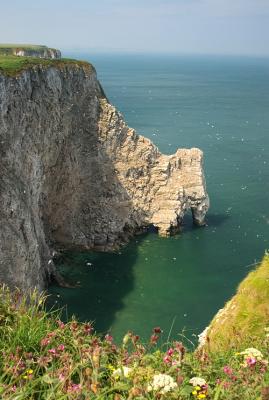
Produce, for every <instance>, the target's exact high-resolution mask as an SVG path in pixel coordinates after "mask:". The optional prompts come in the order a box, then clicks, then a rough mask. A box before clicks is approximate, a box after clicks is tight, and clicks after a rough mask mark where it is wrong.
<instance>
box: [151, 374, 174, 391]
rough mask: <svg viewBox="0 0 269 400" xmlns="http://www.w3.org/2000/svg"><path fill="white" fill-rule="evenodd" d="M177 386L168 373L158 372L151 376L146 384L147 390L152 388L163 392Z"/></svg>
mask: <svg viewBox="0 0 269 400" xmlns="http://www.w3.org/2000/svg"><path fill="white" fill-rule="evenodd" d="M176 388H177V384H176V382H175V381H174V379H173V378H172V377H171V376H170V375H166V374H158V375H154V376H153V381H152V382H151V384H149V385H148V388H147V389H148V392H151V391H152V390H155V391H158V392H159V393H160V394H165V393H167V392H170V391H171V390H174V389H176Z"/></svg>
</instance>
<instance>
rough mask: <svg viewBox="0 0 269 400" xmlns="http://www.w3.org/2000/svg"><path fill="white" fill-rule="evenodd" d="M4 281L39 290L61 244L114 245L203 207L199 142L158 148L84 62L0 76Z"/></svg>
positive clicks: (201, 212) (198, 217)
mask: <svg viewBox="0 0 269 400" xmlns="http://www.w3.org/2000/svg"><path fill="white" fill-rule="evenodd" d="M0 146H1V147H0V156H1V158H0V168H1V169H0V171H1V172H0V197H1V205H0V222H1V230H0V253H1V254H0V279H1V280H2V281H5V282H7V283H9V284H11V285H13V286H14V285H16V286H20V287H23V288H29V287H32V286H37V287H38V288H43V287H44V285H45V283H46V282H47V281H48V279H49V276H50V275H51V273H53V262H52V251H53V249H57V248H65V249H66V248H80V249H96V250H102V251H103V250H112V249H114V248H115V247H117V246H119V245H120V244H122V243H123V242H125V241H127V240H128V238H129V237H130V235H132V234H134V233H135V232H139V231H140V230H141V229H143V228H144V227H145V226H147V225H149V224H153V225H154V226H155V227H156V228H157V229H158V230H159V233H160V234H161V235H169V234H171V233H173V232H175V231H177V230H178V229H179V227H180V223H181V221H182V218H183V215H184V213H185V212H186V211H187V210H188V209H191V210H192V212H193V217H194V222H195V223H197V224H198V225H202V224H203V223H204V218H205V214H206V211H207V209H208V206H209V202H208V196H207V193H206V188H205V181H204V175H203V168H202V158H203V155H202V152H201V151H200V150H199V149H190V150H186V149H181V150H178V151H177V152H176V153H175V154H174V155H169V156H168V155H162V154H161V153H160V152H159V150H158V149H157V147H156V146H154V145H153V144H152V142H151V141H150V140H149V139H146V138H144V137H143V136H139V135H138V134H137V133H136V132H135V131H134V130H133V129H131V128H129V127H128V126H127V125H126V124H125V122H124V120H123V118H122V116H121V115H120V113H118V112H117V110H116V109H115V108H114V107H113V106H112V105H110V104H109V102H108V100H107V99H106V97H105V95H104V93H103V91H102V88H101V87H100V84H99V83H98V81H97V78H96V73H95V70H94V68H93V67H92V66H91V65H90V64H87V65H85V63H84V64H82V63H81V64H79V63H78V64H74V63H72V64H71V63H70V64H68V62H65V63H61V64H59V65H58V66H57V67H53V66H45V65H42V64H41V65H38V66H33V67H31V68H30V69H28V70H26V71H23V72H21V73H20V74H19V75H18V76H16V77H7V76H4V75H0Z"/></svg>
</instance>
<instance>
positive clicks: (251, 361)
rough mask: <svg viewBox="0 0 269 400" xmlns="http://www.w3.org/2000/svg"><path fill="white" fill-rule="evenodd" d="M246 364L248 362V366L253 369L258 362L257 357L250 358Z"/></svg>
mask: <svg viewBox="0 0 269 400" xmlns="http://www.w3.org/2000/svg"><path fill="white" fill-rule="evenodd" d="M246 362H247V365H248V366H249V367H252V366H253V365H255V364H256V363H257V360H256V358H255V357H248V358H247V359H246Z"/></svg>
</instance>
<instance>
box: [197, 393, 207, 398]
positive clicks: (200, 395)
mask: <svg viewBox="0 0 269 400" xmlns="http://www.w3.org/2000/svg"><path fill="white" fill-rule="evenodd" d="M197 398H198V399H205V398H206V395H205V394H204V393H200V394H198V396H197Z"/></svg>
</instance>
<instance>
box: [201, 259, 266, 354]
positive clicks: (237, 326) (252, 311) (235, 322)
mask: <svg viewBox="0 0 269 400" xmlns="http://www.w3.org/2000/svg"><path fill="white" fill-rule="evenodd" d="M266 326H269V255H268V254H265V257H264V259H263V261H262V263H261V264H260V265H259V266H258V267H257V268H256V269H255V270H254V271H252V272H250V273H249V274H248V276H247V277H246V278H245V279H244V280H243V282H242V283H241V284H240V285H239V287H238V289H237V293H236V295H235V296H234V297H233V298H232V299H231V300H230V301H229V302H228V303H227V304H226V305H225V307H224V309H223V310H221V311H220V312H219V313H218V314H217V315H216V317H215V318H214V319H213V321H212V323H211V325H210V328H209V331H208V337H209V338H210V341H209V343H208V346H209V347H210V349H211V350H212V351H215V352H216V351H225V350H227V349H232V348H234V349H236V348H238V346H241V343H242V342H243V343H244V345H245V346H250V345H251V344H252V343H253V342H254V343H257V342H258V341H259V338H260V337H262V335H263V333H264V327H266Z"/></svg>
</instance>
